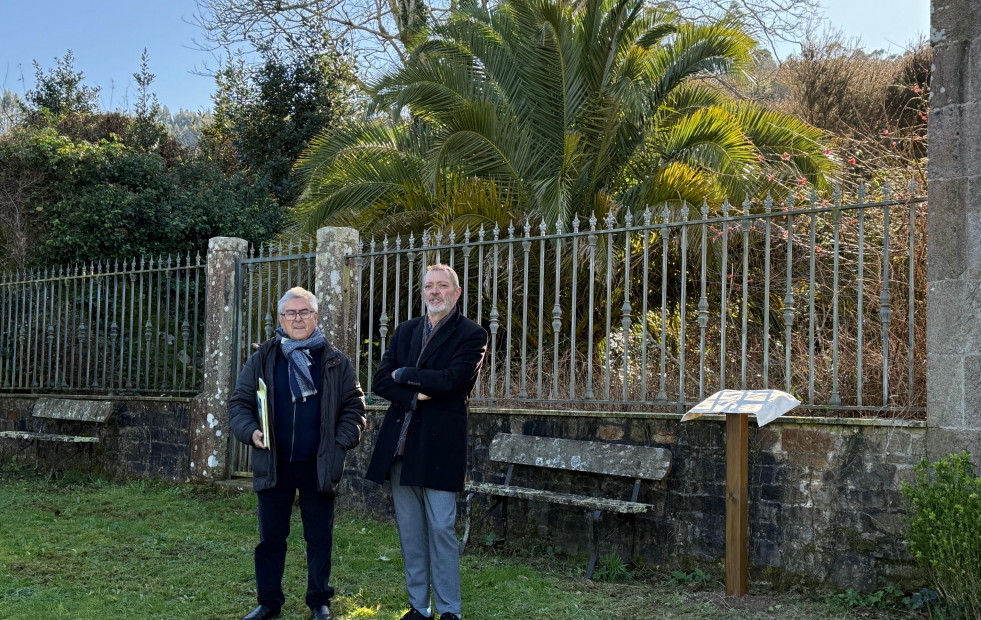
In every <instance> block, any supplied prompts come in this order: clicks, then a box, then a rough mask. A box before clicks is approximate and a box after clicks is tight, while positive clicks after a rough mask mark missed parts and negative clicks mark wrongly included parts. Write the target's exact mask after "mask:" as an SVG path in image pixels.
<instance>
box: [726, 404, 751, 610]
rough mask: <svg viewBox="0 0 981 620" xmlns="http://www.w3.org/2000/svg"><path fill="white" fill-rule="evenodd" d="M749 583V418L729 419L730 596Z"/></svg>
mask: <svg viewBox="0 0 981 620" xmlns="http://www.w3.org/2000/svg"><path fill="white" fill-rule="evenodd" d="M748 583H749V416H748V415H740V414H728V415H726V596H743V595H745V594H746V592H747V590H748Z"/></svg>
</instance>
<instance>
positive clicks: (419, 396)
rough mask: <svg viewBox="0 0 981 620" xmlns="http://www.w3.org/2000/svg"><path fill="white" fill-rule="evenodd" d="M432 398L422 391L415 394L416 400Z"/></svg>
mask: <svg viewBox="0 0 981 620" xmlns="http://www.w3.org/2000/svg"><path fill="white" fill-rule="evenodd" d="M432 398H433V397H432V396H429V395H428V394H423V393H422V392H419V395H418V396H417V399H418V400H432Z"/></svg>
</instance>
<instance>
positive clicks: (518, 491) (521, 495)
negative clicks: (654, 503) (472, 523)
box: [467, 482, 651, 514]
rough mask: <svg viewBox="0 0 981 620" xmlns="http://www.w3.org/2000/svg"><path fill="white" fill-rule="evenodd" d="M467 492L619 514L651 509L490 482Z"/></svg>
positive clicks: (625, 503)
mask: <svg viewBox="0 0 981 620" xmlns="http://www.w3.org/2000/svg"><path fill="white" fill-rule="evenodd" d="M467 490H468V491H471V492H474V493H485V494H487V495H497V496H501V497H516V498H518V499H528V500H535V501H542V502H551V503H554V504H565V505H568V506H578V507H581V508H589V509H591V510H609V511H611V512H618V513H622V514H631V513H633V514H639V513H642V512H647V511H648V510H650V509H651V506H650V505H649V504H641V503H640V502H628V501H624V500H619V499H608V498H603V497H588V496H585V495H573V494H571V493H556V492H554V491H542V490H539V489H529V488H525V487H516V486H510V485H503V484H493V483H490V482H471V483H469V484H468V485H467Z"/></svg>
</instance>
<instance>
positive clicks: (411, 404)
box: [365, 264, 487, 620]
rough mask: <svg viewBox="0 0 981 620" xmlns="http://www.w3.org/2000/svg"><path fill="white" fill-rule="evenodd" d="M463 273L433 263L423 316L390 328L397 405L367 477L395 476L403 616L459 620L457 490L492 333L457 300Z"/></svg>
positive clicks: (386, 386)
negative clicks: (472, 397) (404, 592)
mask: <svg viewBox="0 0 981 620" xmlns="http://www.w3.org/2000/svg"><path fill="white" fill-rule="evenodd" d="M460 292H461V290H460V279H459V277H458V276H457V274H456V272H455V271H453V269H452V268H451V267H449V266H448V265H442V264H438V265H432V266H430V267H429V268H428V269H427V271H426V276H425V280H424V282H423V292H422V294H423V298H424V300H425V302H426V309H427V312H426V314H425V315H423V316H421V317H418V318H415V319H411V320H409V321H405V322H404V323H401V324H400V325H399V326H398V328H397V329H396V330H395V333H394V334H393V335H392V341H391V343H390V344H389V346H388V351H386V352H385V355H384V357H383V358H382V361H381V364H380V365H379V367H378V372H377V373H375V376H374V382H373V384H372V385H373V387H374V392H375V393H376V394H378V395H379V396H381V397H383V398H385V399H386V400H388V401H389V402H390V403H391V405H390V406H389V408H388V412H387V413H386V414H385V420H384V421H383V422H382V426H381V429H380V430H379V432H378V439H377V441H376V442H375V450H374V453H373V454H372V456H371V462H370V463H369V465H368V471H367V473H366V474H365V477H366V478H367V479H368V480H371V481H374V482H377V483H379V484H381V483H383V482H384V481H385V480H386V479H388V480H391V482H392V501H393V504H394V506H395V520H396V523H397V525H398V530H399V540H400V541H401V545H402V559H403V561H404V563H405V585H406V588H407V589H408V592H409V604H410V605H411V609H410V610H409V612H408V613H407V614H405V616H403V619H402V620H422V619H427V618H433V617H434V615H433V609H432V605H431V598H430V586H432V591H433V595H434V596H435V603H436V605H435V606H436V610H438V611H439V613H440V616H439V617H440V619H441V620H459V618H460V614H461V613H462V600H461V595H460V550H459V543H458V542H457V538H456V532H455V525H456V494H457V493H459V492H460V491H463V485H464V478H465V477H466V470H467V409H468V405H469V401H470V393H471V392H472V391H473V386H474V383H475V382H476V380H477V371H478V369H479V368H480V363H481V361H482V360H483V357H484V350H485V349H486V347H487V332H485V331H484V329H483V328H482V327H481V326H480V325H478V324H477V323H474V322H473V321H471V320H470V319H468V318H466V317H464V316H463V315H462V314H461V313H460V311H459V310H458V308H457V305H456V304H457V301H458V300H459V298H460Z"/></svg>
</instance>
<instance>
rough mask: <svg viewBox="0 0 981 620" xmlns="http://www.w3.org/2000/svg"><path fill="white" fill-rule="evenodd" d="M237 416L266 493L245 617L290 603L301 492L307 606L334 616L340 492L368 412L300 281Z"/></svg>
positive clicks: (253, 619)
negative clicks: (290, 545) (262, 390)
mask: <svg viewBox="0 0 981 620" xmlns="http://www.w3.org/2000/svg"><path fill="white" fill-rule="evenodd" d="M260 379H261V380H262V382H264V383H265V387H266V402H267V403H268V418H269V419H268V427H267V428H268V430H269V436H268V437H267V436H265V435H264V434H263V432H262V430H261V429H262V426H261V423H260V419H259V413H258V406H257V402H258V401H257V391H258V390H259V387H260ZM229 413H230V417H231V429H232V433H233V434H234V435H235V437H236V438H238V440H239V441H241V442H242V443H245V444H247V445H250V446H252V447H253V450H252V476H253V478H252V486H253V489H254V490H255V491H256V494H257V496H258V498H259V544H258V545H256V548H255V579H256V590H257V593H258V599H259V606H258V607H256V608H255V609H254V610H253V611H252V612H251V613H249V614H248V615H247V616H245V620H265V619H266V618H276V617H277V616H279V613H280V609H281V608H282V606H283V604H284V603H285V601H286V598H285V596H284V595H283V586H282V580H283V570H284V568H285V564H286V538H287V536H289V532H290V514H291V513H292V511H293V500H294V498H295V497H296V494H297V492H299V495H300V516H301V518H302V520H303V538H304V540H306V543H307V591H306V604H307V606H308V607H310V611H311V612H312V614H313V618H314V619H315V620H329V619H330V618H331V617H332V616H331V613H330V599H331V596H333V594H334V589H333V588H331V587H330V586H329V585H328V581H329V580H330V560H331V557H330V555H331V545H332V542H333V532H334V496H335V494H336V492H337V484H338V482H340V479H341V474H342V473H343V471H344V458H345V456H346V454H347V451H348V450H350V449H351V448H353V447H355V446H356V445H358V442H360V441H361V431H362V430H364V426H365V413H364V395H363V393H362V392H361V386H360V385H359V384H358V379H357V377H356V376H355V374H354V368H353V367H352V366H351V362H350V361H348V359H347V358H346V357H345V356H344V355H343V354H342V353H341V352H340V351H338V350H337V349H335V348H334V347H332V346H331V345H330V343H328V342H327V340H326V339H325V338H324V336H323V334H322V333H321V331H320V327H319V326H318V325H317V298H316V297H314V295H313V293H311V292H310V291H308V290H306V289H303V288H300V287H295V288H291V289H290V290H288V291H286V294H285V295H283V298H282V299H280V300H279V328H278V329H277V330H276V337H275V338H271V339H270V340H267V341H266V342H264V343H262V345H261V346H260V347H259V350H258V351H256V352H255V353H254V354H253V355H252V356H251V357H250V358H249V359H248V361H246V362H245V367H244V368H242V372H241V374H240V375H239V378H238V383H237V384H236V386H235V391H234V393H233V394H232V397H231V399H230V400H229Z"/></svg>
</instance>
